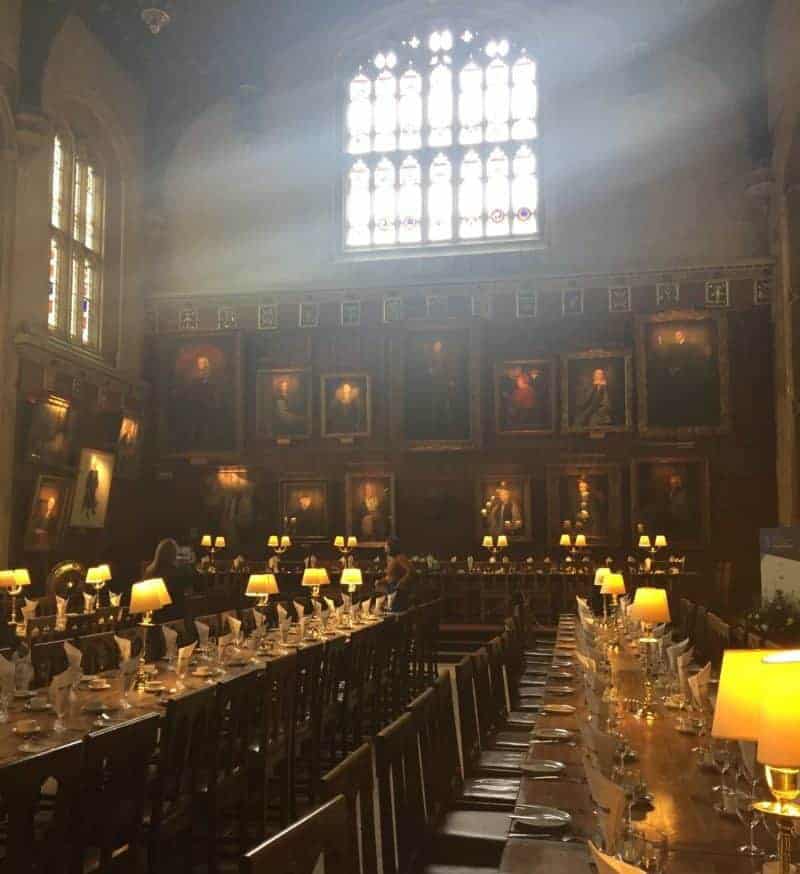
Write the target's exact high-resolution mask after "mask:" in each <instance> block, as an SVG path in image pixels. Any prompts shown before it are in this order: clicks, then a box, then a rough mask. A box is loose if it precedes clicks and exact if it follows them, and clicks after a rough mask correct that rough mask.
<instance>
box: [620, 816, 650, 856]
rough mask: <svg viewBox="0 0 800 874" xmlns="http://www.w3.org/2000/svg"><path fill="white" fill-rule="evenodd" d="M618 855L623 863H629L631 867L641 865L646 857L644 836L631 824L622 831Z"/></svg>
mask: <svg viewBox="0 0 800 874" xmlns="http://www.w3.org/2000/svg"><path fill="white" fill-rule="evenodd" d="M618 855H619V857H620V858H621V859H622V861H623V862H627V863H628V864H629V865H639V863H640V862H641V861H642V857H643V855H644V847H643V846H642V836H641V834H640V833H639V832H637V831H636V829H634V828H633V827H632V826H631V825H630V824H628V825H626V826H625V828H624V829H623V831H622V838H621V840H620V844H619V854H618Z"/></svg>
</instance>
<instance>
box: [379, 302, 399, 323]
mask: <svg viewBox="0 0 800 874" xmlns="http://www.w3.org/2000/svg"><path fill="white" fill-rule="evenodd" d="M383 320H384V322H402V321H403V298H401V297H387V298H384V301H383Z"/></svg>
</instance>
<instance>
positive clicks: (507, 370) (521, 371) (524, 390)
mask: <svg viewBox="0 0 800 874" xmlns="http://www.w3.org/2000/svg"><path fill="white" fill-rule="evenodd" d="M557 366H558V365H557V363H556V360H555V359H554V358H517V359H513V360H508V361H496V362H495V365H494V428H495V433H496V434H497V435H499V436H515V435H516V436H525V435H550V434H555V432H556V422H557V409H558V401H557V379H556V371H557ZM540 371H543V376H542V384H541V387H539V386H538V385H537V378H536V376H535V374H537V373H539V372H540ZM515 378H520V379H522V380H523V383H522V384H521V385H513V384H512V383H513V380H514V379H515ZM540 389H541V390H540ZM542 391H543V392H544V401H543V402H542V405H541V408H542V409H543V410H544V411H545V412H546V420H545V421H544V422H543V423H542V424H541V425H537V424H535V418H536V416H535V412H534V411H533V407H534V405H535V403H536V400H537V392H538V393H539V394H541V393H542ZM526 413H527V416H526ZM526 418H527V419H528V420H529V421H528V422H527V423H526V422H525V421H524V420H525V419H526ZM531 420H534V421H531Z"/></svg>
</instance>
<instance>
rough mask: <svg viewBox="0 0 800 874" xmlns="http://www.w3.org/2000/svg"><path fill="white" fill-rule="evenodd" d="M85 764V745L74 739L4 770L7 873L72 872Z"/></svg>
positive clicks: (0, 783)
mask: <svg viewBox="0 0 800 874" xmlns="http://www.w3.org/2000/svg"><path fill="white" fill-rule="evenodd" d="M82 762H83V741H74V742H73V743H69V744H66V745H64V746H62V747H57V748H56V749H54V750H48V751H47V752H44V753H39V754H38V755H33V756H28V757H26V758H22V759H18V760H17V761H15V762H11V763H10V764H8V765H4V766H3V767H2V768H0V805H2V808H3V810H4V812H5V815H6V817H7V822H6V826H7V830H6V834H5V839H4V840H5V858H4V859H3V870H4V871H8V872H13V874H41V872H45V871H46V872H47V874H66V872H68V871H69V870H70V864H71V856H72V855H73V851H74V834H73V826H74V824H75V811H76V810H77V807H78V802H79V798H80V789H81V787H80V774H81V765H82ZM45 782H48V792H47V795H46V796H45V795H44V794H43V793H42V787H43V785H44V784H45Z"/></svg>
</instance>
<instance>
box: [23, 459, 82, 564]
mask: <svg viewBox="0 0 800 874" xmlns="http://www.w3.org/2000/svg"><path fill="white" fill-rule="evenodd" d="M71 488H72V482H71V481H70V480H68V479H66V478H65V477H61V476H48V475H40V476H39V478H38V479H37V481H36V488H35V489H34V492H33V500H32V501H31V509H30V513H29V515H28V523H27V525H26V526H25V537H24V548H25V551H26V552H49V551H50V550H52V549H54V548H55V547H56V546H57V545H58V542H59V539H60V537H61V531H62V528H63V527H64V520H65V519H66V516H67V505H68V503H69V494H70V489H71Z"/></svg>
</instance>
